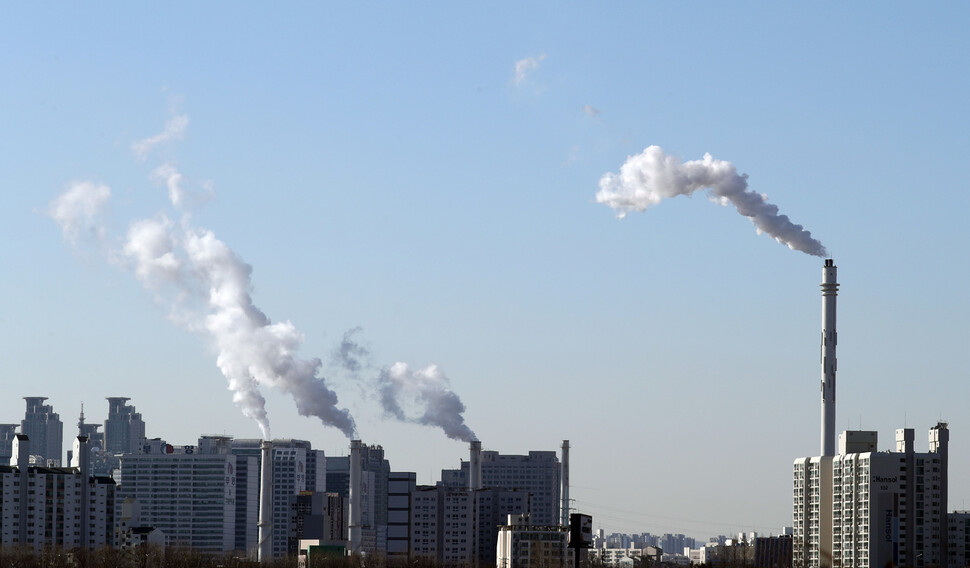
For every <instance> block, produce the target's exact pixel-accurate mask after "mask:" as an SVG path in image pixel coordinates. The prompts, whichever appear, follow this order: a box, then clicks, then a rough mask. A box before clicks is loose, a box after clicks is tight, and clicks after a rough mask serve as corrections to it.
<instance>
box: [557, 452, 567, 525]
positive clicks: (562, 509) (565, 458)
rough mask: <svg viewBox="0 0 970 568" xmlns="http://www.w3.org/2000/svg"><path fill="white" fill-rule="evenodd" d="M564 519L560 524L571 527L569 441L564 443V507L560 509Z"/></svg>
mask: <svg viewBox="0 0 970 568" xmlns="http://www.w3.org/2000/svg"><path fill="white" fill-rule="evenodd" d="M559 512H560V513H561V516H562V518H561V519H560V521H559V524H560V525H561V526H564V527H568V526H569V440H563V441H562V507H561V508H560V509H559Z"/></svg>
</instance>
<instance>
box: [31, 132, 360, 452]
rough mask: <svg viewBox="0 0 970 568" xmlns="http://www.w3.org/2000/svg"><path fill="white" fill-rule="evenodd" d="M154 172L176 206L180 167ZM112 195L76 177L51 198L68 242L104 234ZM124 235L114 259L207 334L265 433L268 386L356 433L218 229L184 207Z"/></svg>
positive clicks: (236, 393) (314, 363)
mask: <svg viewBox="0 0 970 568" xmlns="http://www.w3.org/2000/svg"><path fill="white" fill-rule="evenodd" d="M168 129H169V127H168V126H166V131H168ZM160 136H161V135H160ZM153 138H157V137H153ZM153 175H154V176H156V177H161V178H163V179H164V181H165V182H166V185H167V186H168V189H169V199H170V201H171V202H172V204H173V205H174V206H176V208H177V207H178V205H179V204H180V203H181V197H182V195H183V193H182V191H181V189H180V184H181V182H182V176H181V174H180V173H179V172H178V170H177V169H176V168H175V166H174V165H172V164H167V165H165V166H163V167H162V168H160V169H158V170H156V171H155V172H154V173H153ZM173 188H174V189H173ZM109 196H110V189H108V188H107V186H103V185H95V184H92V183H86V182H81V183H74V184H72V185H71V187H70V189H68V191H67V192H66V193H64V194H63V195H61V196H60V197H58V198H57V199H55V200H54V201H53V202H52V203H51V205H50V208H49V213H50V215H51V217H53V218H54V220H55V221H57V223H58V224H59V225H60V226H61V228H62V230H63V232H64V235H65V238H67V239H68V240H71V241H74V240H75V239H74V237H75V236H76V235H77V234H78V233H79V232H80V231H81V230H82V229H86V230H91V231H93V232H96V233H97V234H100V235H103V234H104V228H103V227H102V226H101V225H100V224H99V223H98V219H99V215H100V210H101V208H102V207H103V206H104V205H105V203H106V202H107V200H108V197H109ZM123 241H124V242H123V244H121V245H119V246H117V247H116V248H115V250H112V251H109V259H111V260H112V261H114V262H116V263H119V264H121V265H123V266H125V267H126V268H128V269H130V270H131V271H132V272H133V273H134V274H135V275H136V276H137V278H138V279H139V280H140V281H141V282H142V283H143V284H144V286H145V287H146V288H148V289H150V290H151V291H152V292H153V293H154V294H155V297H156V299H157V300H158V301H159V302H161V303H163V304H166V305H168V306H169V312H170V316H171V318H172V320H173V321H175V322H176V323H178V324H179V325H181V326H182V327H184V328H186V329H188V330H190V331H192V332H195V333H198V334H200V335H202V336H203V337H205V338H206V339H208V340H209V342H210V343H211V344H212V346H213V347H214V349H215V350H216V352H217V354H218V357H217V365H218V367H219V369H220V370H221V371H222V373H223V375H225V377H226V379H227V381H228V383H229V390H230V391H232V393H233V401H234V402H235V403H236V404H238V405H239V406H240V408H241V409H242V412H243V414H244V415H245V416H247V417H249V418H251V419H253V420H255V421H256V423H257V424H258V426H259V428H260V430H261V431H262V435H263V437H264V438H269V437H270V428H269V420H268V418H267V415H266V408H265V406H266V405H265V399H264V398H263V395H262V394H261V393H260V387H263V386H267V387H273V388H277V389H280V390H282V391H284V392H286V393H289V394H290V395H291V396H292V397H293V400H294V402H295V403H296V407H297V411H298V412H299V413H300V414H301V415H303V416H315V417H317V418H319V419H320V421H321V422H323V423H324V424H325V425H329V426H333V427H335V428H337V429H339V430H340V431H341V432H343V433H344V434H345V435H346V436H347V437H349V438H352V437H354V435H355V433H356V427H355V425H354V420H353V418H352V417H351V416H350V413H349V412H348V411H347V410H346V409H341V408H338V407H337V395H336V394H335V393H334V392H333V391H331V390H330V389H329V388H328V387H327V384H326V382H325V381H324V379H323V378H322V377H321V376H319V370H320V367H321V361H320V360H319V359H310V360H305V359H300V358H299V357H298V356H297V355H296V352H297V351H298V349H299V347H300V345H301V344H302V343H303V342H304V337H303V335H302V334H301V333H300V332H299V331H298V330H297V329H296V327H295V326H294V325H293V324H292V323H290V322H289V321H285V322H278V323H273V322H271V321H270V319H269V318H268V317H266V315H265V314H264V313H263V312H261V311H260V310H259V309H258V308H257V307H256V306H255V305H254V304H253V301H252V297H251V295H250V292H251V289H252V285H251V281H250V275H251V272H252V269H251V267H250V266H249V265H247V264H246V263H244V262H243V261H242V260H241V259H240V258H239V257H238V256H237V255H236V254H235V253H234V252H233V251H232V249H230V248H229V246H227V245H226V244H225V243H224V242H222V241H220V240H219V239H218V238H216V236H215V234H214V233H213V232H212V231H209V230H207V229H203V228H197V227H193V226H192V224H191V218H190V216H189V215H188V214H186V213H183V214H182V215H181V219H180V221H179V222H178V223H176V222H173V221H172V220H170V219H169V218H168V216H166V215H163V214H160V215H158V216H156V217H154V218H149V219H141V220H136V221H134V222H132V223H131V224H130V226H129V229H128V232H127V234H126V236H125V238H124V239H123Z"/></svg>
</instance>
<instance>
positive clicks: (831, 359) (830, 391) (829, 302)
mask: <svg viewBox="0 0 970 568" xmlns="http://www.w3.org/2000/svg"><path fill="white" fill-rule="evenodd" d="M837 271H838V268H837V267H836V266H835V263H834V262H833V261H832V259H831V258H827V259H825V266H823V267H822V455H823V456H834V455H835V371H836V367H837V364H836V359H835V345H836V343H838V333H837V332H836V331H835V299H836V297H837V296H838V294H839V283H838V281H837Z"/></svg>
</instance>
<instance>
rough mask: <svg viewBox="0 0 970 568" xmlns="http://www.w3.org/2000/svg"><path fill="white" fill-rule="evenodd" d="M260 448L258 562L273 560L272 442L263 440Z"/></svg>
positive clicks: (265, 562)
mask: <svg viewBox="0 0 970 568" xmlns="http://www.w3.org/2000/svg"><path fill="white" fill-rule="evenodd" d="M259 449H260V452H261V453H260V461H261V462H262V463H261V464H260V478H259V525H258V526H259V543H258V549H257V559H258V560H259V562H260V564H267V563H269V562H272V560H273V442H271V441H269V440H263V442H262V443H261V444H260V445H259Z"/></svg>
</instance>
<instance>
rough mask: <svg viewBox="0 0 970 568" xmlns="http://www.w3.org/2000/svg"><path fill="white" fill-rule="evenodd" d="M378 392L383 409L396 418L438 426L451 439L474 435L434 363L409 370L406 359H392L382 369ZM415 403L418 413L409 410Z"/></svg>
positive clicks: (463, 409) (456, 396) (462, 410)
mask: <svg viewBox="0 0 970 568" xmlns="http://www.w3.org/2000/svg"><path fill="white" fill-rule="evenodd" d="M380 396H381V405H382V406H383V407H384V411H385V412H386V413H387V414H390V415H391V416H394V417H395V418H397V419H398V420H401V421H403V422H411V423H414V424H424V425H427V426H438V427H440V428H441V429H442V430H444V432H445V435H447V436H448V437H449V438H452V439H454V440H462V441H465V442H471V441H472V440H476V439H477V438H476V437H475V433H474V432H472V431H471V429H470V428H469V427H468V426H466V425H465V418H464V417H463V416H462V413H463V412H465V405H464V404H462V402H461V399H460V398H458V395H457V394H455V393H454V391H452V390H451V387H450V381H449V380H448V377H446V376H445V375H444V373H442V372H441V370H440V369H438V366H437V365H428V366H427V367H425V368H424V369H419V370H417V371H411V370H410V369H409V368H408V365H407V363H401V362H398V363H394V364H393V365H391V366H390V368H388V369H385V370H383V371H382V372H381V376H380ZM415 407H416V408H417V409H418V412H419V413H418V414H417V415H415V414H414V413H410V412H408V410H410V409H411V408H415Z"/></svg>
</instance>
